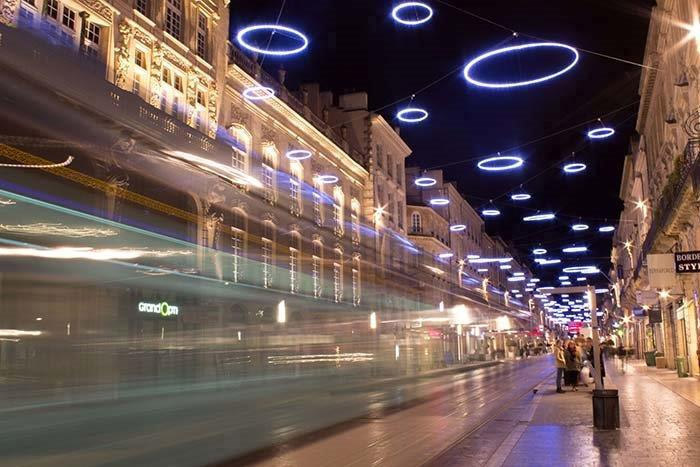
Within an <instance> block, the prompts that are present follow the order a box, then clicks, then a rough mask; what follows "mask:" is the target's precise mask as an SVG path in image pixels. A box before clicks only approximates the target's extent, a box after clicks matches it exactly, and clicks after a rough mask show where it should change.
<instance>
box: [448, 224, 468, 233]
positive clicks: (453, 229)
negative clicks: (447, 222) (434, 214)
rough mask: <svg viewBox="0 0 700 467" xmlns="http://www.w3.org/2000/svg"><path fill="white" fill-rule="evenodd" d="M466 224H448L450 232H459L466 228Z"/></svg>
mask: <svg viewBox="0 0 700 467" xmlns="http://www.w3.org/2000/svg"><path fill="white" fill-rule="evenodd" d="M466 229H467V226H466V225H464V224H455V225H451V226H450V232H461V231H462V230H466Z"/></svg>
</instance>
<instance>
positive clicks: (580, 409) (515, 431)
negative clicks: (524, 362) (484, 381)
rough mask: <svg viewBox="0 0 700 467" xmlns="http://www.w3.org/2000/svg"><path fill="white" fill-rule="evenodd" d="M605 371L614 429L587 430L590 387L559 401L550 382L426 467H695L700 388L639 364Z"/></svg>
mask: <svg viewBox="0 0 700 467" xmlns="http://www.w3.org/2000/svg"><path fill="white" fill-rule="evenodd" d="M606 370H607V373H608V378H606V383H607V382H609V383H612V384H609V385H607V386H608V387H610V386H614V387H616V388H617V389H618V390H619V394H620V405H621V414H620V415H621V416H620V419H621V429H620V430H615V431H604V430H596V429H594V428H593V409H592V401H591V393H590V389H592V388H581V389H580V390H579V391H578V392H568V391H567V392H566V393H565V394H557V393H555V386H554V381H553V378H552V380H550V381H547V382H546V383H543V384H542V385H540V387H539V388H538V392H537V394H534V395H533V394H530V395H528V396H526V397H523V398H522V399H521V400H519V401H518V402H517V403H516V404H514V406H513V407H512V408H511V409H510V410H509V411H508V413H507V414H505V416H502V417H498V418H496V419H494V420H491V421H490V422H489V423H487V424H486V425H484V426H483V427H482V428H480V429H479V430H478V431H476V432H474V433H473V434H470V435H469V436H468V437H467V438H465V439H463V440H462V441H461V442H460V443H458V444H457V445H455V446H454V447H453V448H451V449H450V450H449V451H447V452H445V453H444V454H443V455H442V456H440V457H438V458H436V459H434V461H433V462H431V465H441V466H442V465H453V466H457V465H486V466H489V467H492V466H548V467H549V466H577V467H579V466H634V467H641V466H652V465H653V466H657V465H664V464H665V465H673V466H697V465H700V387H698V386H700V382H698V381H693V380H691V379H690V378H685V379H682V380H679V379H678V378H677V377H676V376H675V373H672V372H668V371H667V370H656V369H647V368H646V366H643V362H642V363H637V362H635V363H628V364H627V365H624V367H623V365H622V362H620V361H618V360H616V359H611V360H609V361H608V362H607V364H606ZM668 373H670V374H671V375H672V376H673V378H675V380H673V379H672V378H671V377H669V376H668Z"/></svg>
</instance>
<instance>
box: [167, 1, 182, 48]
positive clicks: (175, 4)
mask: <svg viewBox="0 0 700 467" xmlns="http://www.w3.org/2000/svg"><path fill="white" fill-rule="evenodd" d="M181 28H182V0H167V6H166V12H165V32H167V33H168V34H170V35H171V36H173V37H174V38H176V39H178V40H179V39H180V30H181Z"/></svg>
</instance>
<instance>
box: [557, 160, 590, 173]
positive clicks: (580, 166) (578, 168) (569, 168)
mask: <svg viewBox="0 0 700 467" xmlns="http://www.w3.org/2000/svg"><path fill="white" fill-rule="evenodd" d="M563 170H564V172H566V173H568V174H574V173H576V172H582V171H584V170H586V164H584V163H582V162H572V163H571V164H566V165H565V166H564V169H563Z"/></svg>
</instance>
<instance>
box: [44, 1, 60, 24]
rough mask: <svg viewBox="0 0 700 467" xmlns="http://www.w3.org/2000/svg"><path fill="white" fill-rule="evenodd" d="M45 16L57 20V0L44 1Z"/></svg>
mask: <svg viewBox="0 0 700 467" xmlns="http://www.w3.org/2000/svg"><path fill="white" fill-rule="evenodd" d="M46 16H48V17H49V18H53V19H55V20H58V0H47V1H46Z"/></svg>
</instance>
